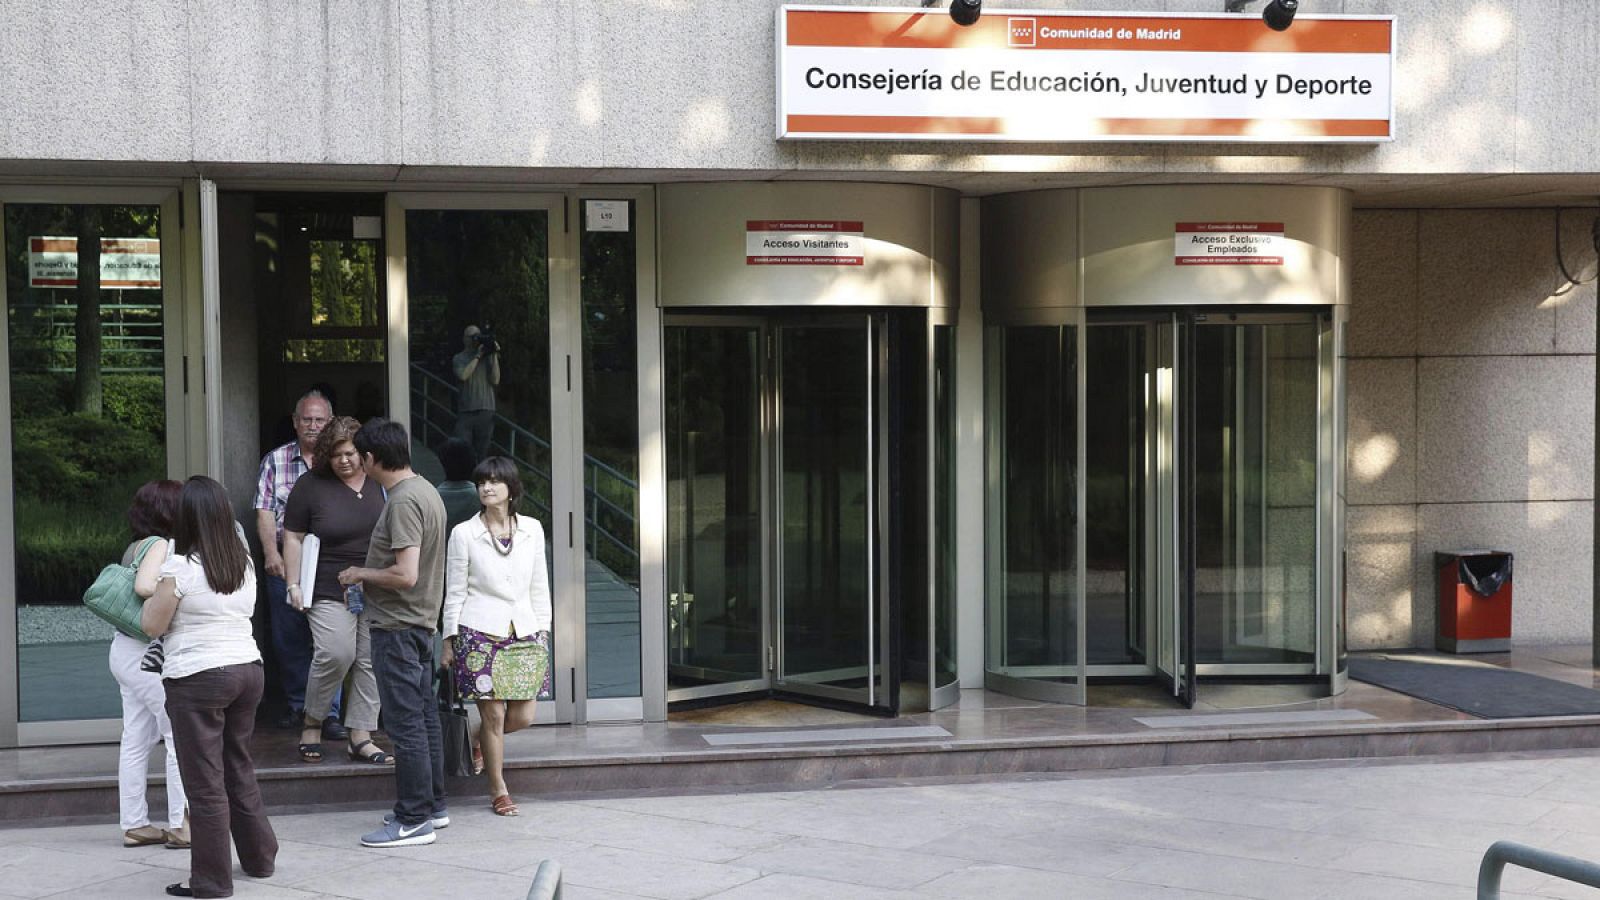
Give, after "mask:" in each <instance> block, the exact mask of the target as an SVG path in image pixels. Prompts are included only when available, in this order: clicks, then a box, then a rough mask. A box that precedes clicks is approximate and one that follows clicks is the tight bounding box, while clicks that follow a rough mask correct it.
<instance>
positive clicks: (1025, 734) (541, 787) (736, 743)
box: [0, 683, 1600, 826]
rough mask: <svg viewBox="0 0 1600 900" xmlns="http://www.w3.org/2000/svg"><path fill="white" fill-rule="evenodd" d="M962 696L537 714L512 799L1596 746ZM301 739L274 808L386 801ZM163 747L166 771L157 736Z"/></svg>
mask: <svg viewBox="0 0 1600 900" xmlns="http://www.w3.org/2000/svg"><path fill="white" fill-rule="evenodd" d="M963 693H964V696H963V699H962V701H961V703H960V704H958V705H957V706H956V707H954V708H952V709H949V710H942V711H939V712H934V713H923V714H918V715H911V716H903V717H901V718H899V719H892V720H883V719H869V718H865V717H862V718H860V719H859V720H855V721H849V722H830V723H829V724H826V725H800V726H799V727H786V726H771V725H766V726H755V727H751V726H740V725H736V724H721V725H714V726H713V725H704V724H678V723H676V722H674V723H646V724H638V723H634V724H623V725H589V726H559V725H553V726H544V727H536V728H533V729H530V730H528V731H525V732H522V733H520V734H517V735H512V736H511V737H509V738H508V739H507V755H508V771H507V781H508V783H509V786H510V788H511V790H512V792H513V793H514V794H516V795H518V796H519V797H539V796H549V795H582V794H593V793H599V792H618V793H646V792H661V793H671V792H695V791H702V790H719V789H720V790H726V789H730V788H734V789H737V788H748V789H752V790H754V789H785V788H802V787H816V786H820V785H829V784H840V783H847V782H860V781H883V780H898V779H920V778H945V779H966V778H981V777H985V776H1000V775H1016V774H1023V773H1061V772H1073V771H1083V770H1106V769H1121V768H1152V767H1187V766H1201V765H1212V764H1223V763H1268V762H1281V761H1289V760H1333V759H1380V758H1397V757H1417V756H1434V755H1447V754H1466V753H1506V752H1531V751H1548V750H1567V749H1591V748H1600V716H1569V717H1550V718H1527V719H1496V720H1486V719H1472V718H1467V717H1465V716H1462V715H1461V714H1459V713H1455V712H1453V711H1451V710H1445V709H1442V708H1440V707H1433V706H1430V705H1428V704H1423V703H1421V702H1420V701H1413V700H1411V699H1410V698H1405V697H1400V696H1399V695H1394V694H1389V693H1388V692H1386V691H1382V690H1381V689H1378V688H1374V687H1371V686H1369V685H1360V684H1355V683H1352V685H1351V686H1350V690H1349V691H1348V692H1347V693H1346V694H1345V695H1343V696H1341V697H1339V698H1333V699H1328V700H1321V701H1316V702H1314V703H1311V704H1304V703H1302V704H1294V705H1292V706H1288V707H1276V708H1272V709H1253V710H1247V711H1239V710H1232V711H1230V710H1215V709H1212V710H1195V711H1178V710H1173V709H1149V708H1146V709H1127V708H1121V709H1097V708H1082V707H1065V706H1057V705H1050V704H1036V703H1031V702H1029V701H1022V700H1015V699H1012V698H1006V697H1001V696H999V695H995V694H989V693H986V692H982V691H968V692H963ZM966 695H971V696H966ZM1284 713H1290V714H1292V715H1290V716H1288V717H1285V716H1284V715H1283V714H1284ZM294 738H295V735H294V733H293V732H280V731H267V730H263V731H261V732H259V733H258V735H257V739H256V748H257V757H256V758H257V760H258V764H257V774H258V777H259V780H260V783H261V788H262V792H263V794H264V795H265V797H266V802H267V804H268V806H269V808H272V809H276V810H289V809H293V808H299V807H305V806H310V805H323V804H334V803H342V804H348V803H364V804H371V805H372V807H373V808H374V809H382V808H386V807H387V806H388V805H389V804H390V803H392V802H393V796H394V795H393V791H394V780H393V775H392V770H389V769H386V768H382V769H380V768H378V767H374V766H371V765H366V764H358V763H354V762H349V761H346V759H345V757H344V754H343V752H342V751H343V749H344V748H343V746H342V745H339V744H329V745H328V750H329V752H328V758H327V759H326V760H325V761H324V762H322V763H320V764H315V765H307V764H301V763H299V762H297V761H296V757H295V755H294V746H293V741H294ZM116 755H117V750H116V748H115V747H114V746H97V747H66V748H28V749H20V750H7V751H0V823H12V824H15V825H18V826H21V825H36V824H38V823H39V822H40V820H41V819H61V818H69V817H70V818H86V819H94V820H104V821H108V822H111V821H114V820H115V816H116V810H117V785H116V768H117V766H116ZM156 757H157V758H156V759H155V760H153V762H154V763H155V764H156V768H157V770H159V765H160V759H159V750H158V752H157V754H156ZM336 760H337V761H336ZM159 780H160V779H159V776H158V775H152V782H153V783H154V782H159ZM153 790H155V789H153ZM450 790H451V792H452V795H453V796H456V797H459V798H461V801H460V802H465V803H479V802H483V801H484V799H485V798H484V792H485V784H484V780H483V779H482V778H456V779H451V784H450ZM151 806H152V808H153V809H159V808H161V802H160V801H159V800H157V799H155V798H152V802H151Z"/></svg>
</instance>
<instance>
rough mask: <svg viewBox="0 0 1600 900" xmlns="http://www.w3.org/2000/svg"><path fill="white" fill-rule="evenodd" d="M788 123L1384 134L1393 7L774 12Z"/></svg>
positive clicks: (1342, 136)
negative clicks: (1350, 12)
mask: <svg viewBox="0 0 1600 900" xmlns="http://www.w3.org/2000/svg"><path fill="white" fill-rule="evenodd" d="M777 46H778V71H777V80H778V85H777V87H778V137H779V138H780V139H793V138H823V139H848V140H861V139H879V140H908V139H920V140H940V141H1207V142H1217V141H1243V142H1272V143H1280V142H1337V141H1369V142H1371V141H1387V140H1392V139H1393V137H1394V100H1393V81H1394V18H1393V17H1392V16H1332V15H1330V16H1316V15H1300V16H1297V17H1296V18H1295V20H1294V24H1293V26H1291V27H1290V28H1289V30H1287V31H1282V32H1277V31H1272V30H1270V29H1268V28H1267V27H1266V25H1265V24H1263V23H1262V21H1261V17H1260V15H1259V14H1255V15H1237V14H1235V15H1227V14H1223V15H1218V14H1193V15H1183V14H1139V13H1119V14H1115V15H1109V14H1091V13H1072V12H1041V11H1039V10H1028V11H1026V12H1019V13H1016V14H1013V13H1011V12H1007V11H1006V10H998V9H987V8H985V9H984V11H983V17H982V18H980V19H979V20H978V22H977V23H976V24H974V25H971V26H969V27H965V28H964V27H962V26H960V25H956V24H955V22H954V21H953V20H952V19H951V18H950V16H949V14H948V13H946V12H945V11H944V10H942V9H927V10H924V9H917V8H912V9H884V8H869V9H850V8H841V7H837V6H835V7H809V6H785V7H783V8H781V9H780V10H779V11H778V42H777Z"/></svg>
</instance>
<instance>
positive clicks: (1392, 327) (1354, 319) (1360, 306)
mask: <svg viewBox="0 0 1600 900" xmlns="http://www.w3.org/2000/svg"><path fill="white" fill-rule="evenodd" d="M1417 225H1418V213H1417V212H1416V211H1414V210H1356V212H1355V216H1354V223H1353V227H1352V228H1351V248H1352V250H1351V266H1350V279H1351V290H1350V329H1349V332H1348V334H1347V336H1346V338H1345V353H1346V354H1348V355H1349V356H1352V357H1357V356H1414V355H1416V352H1417Z"/></svg>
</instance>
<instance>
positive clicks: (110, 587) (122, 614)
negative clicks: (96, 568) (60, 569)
mask: <svg viewBox="0 0 1600 900" xmlns="http://www.w3.org/2000/svg"><path fill="white" fill-rule="evenodd" d="M159 540H161V538H159V537H151V538H146V539H145V542H144V546H142V547H140V548H139V552H138V553H137V554H136V555H135V556H134V558H133V565H130V566H125V565H123V564H122V563H112V564H111V565H109V566H106V567H105V568H104V569H101V570H100V574H99V575H97V576H95V579H94V584H91V585H89V589H88V590H86V591H84V592H83V605H84V606H87V607H89V611H90V612H92V613H94V614H95V615H97V616H99V617H100V618H102V619H105V620H106V621H107V622H110V623H111V625H112V627H114V628H116V629H117V630H118V631H120V632H122V633H123V634H125V635H127V636H128V637H131V638H133V639H134V640H137V641H143V642H145V643H147V644H148V643H149V642H150V636H149V635H147V634H145V633H144V631H143V630H142V629H140V628H139V614H140V613H141V612H143V611H144V598H143V597H141V596H139V595H138V594H135V593H134V592H133V577H134V575H136V574H138V571H139V563H141V562H144V555H145V554H146V553H149V552H150V548H151V547H154V546H155V544H156V542H157V541H159Z"/></svg>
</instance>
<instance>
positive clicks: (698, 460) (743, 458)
mask: <svg viewBox="0 0 1600 900" xmlns="http://www.w3.org/2000/svg"><path fill="white" fill-rule="evenodd" d="M663 338H664V341H665V348H664V349H665V353H664V363H665V370H666V386H665V399H666V439H667V453H666V461H667V699H668V700H669V701H671V702H677V701H684V700H699V699H706V698H710V697H721V696H728V695H732V694H742V693H748V692H751V691H763V690H766V689H768V688H769V687H770V686H771V683H770V681H769V679H768V674H767V673H768V665H767V658H768V652H769V651H768V648H769V646H770V645H769V643H768V640H767V634H768V628H769V624H768V619H767V611H766V606H767V604H766V602H765V586H764V577H763V572H764V571H765V556H766V554H765V552H764V549H763V548H764V547H766V545H767V535H766V527H767V526H766V517H765V515H764V514H763V510H764V509H765V508H766V506H767V504H766V503H765V500H764V497H765V492H766V488H765V485H766V482H767V479H766V463H765V459H766V454H765V452H764V450H763V448H764V446H765V444H764V442H763V439H762V435H763V433H764V431H765V428H764V426H763V403H762V377H761V368H762V367H761V355H762V343H763V329H762V325H761V322H760V320H754V321H742V320H734V319H728V318H722V317H710V316H707V317H701V318H699V319H694V320H689V319H684V318H674V319H672V320H669V322H668V324H667V326H666V327H665V328H664V329H663Z"/></svg>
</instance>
